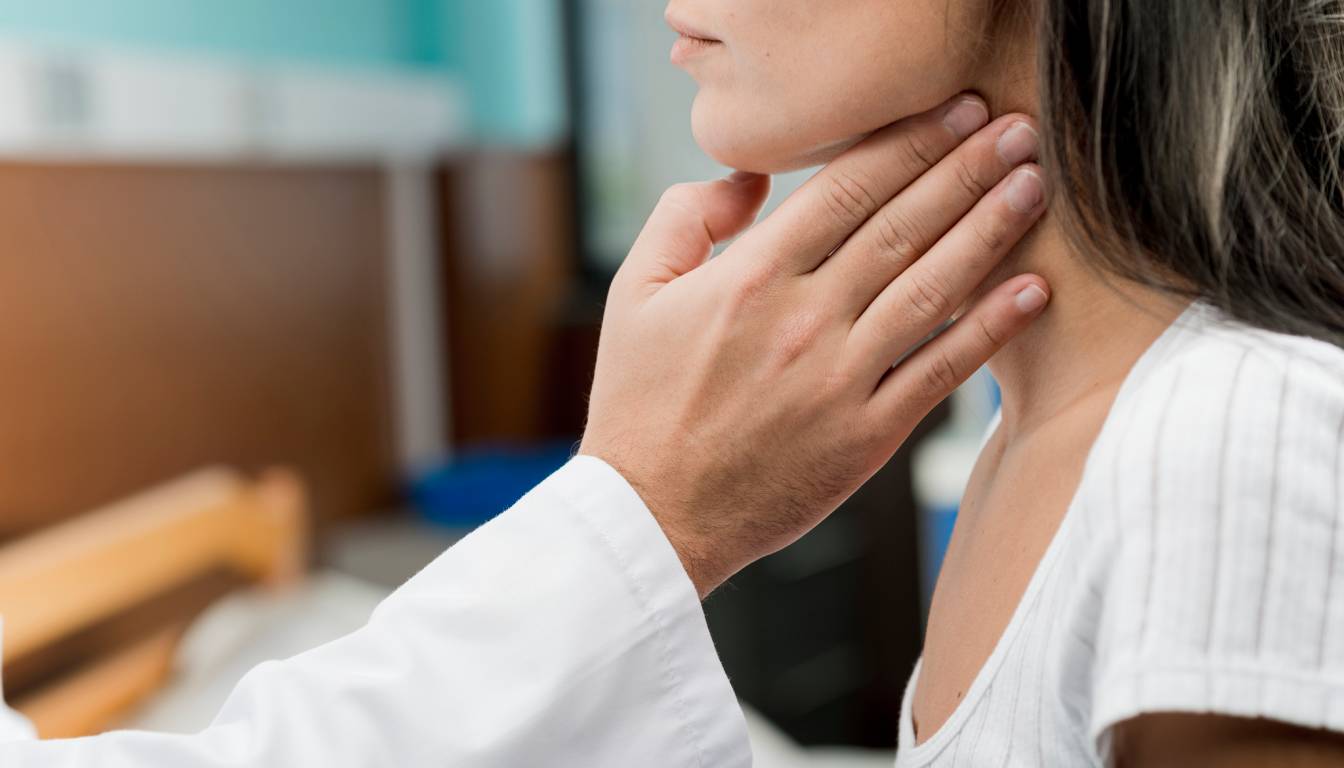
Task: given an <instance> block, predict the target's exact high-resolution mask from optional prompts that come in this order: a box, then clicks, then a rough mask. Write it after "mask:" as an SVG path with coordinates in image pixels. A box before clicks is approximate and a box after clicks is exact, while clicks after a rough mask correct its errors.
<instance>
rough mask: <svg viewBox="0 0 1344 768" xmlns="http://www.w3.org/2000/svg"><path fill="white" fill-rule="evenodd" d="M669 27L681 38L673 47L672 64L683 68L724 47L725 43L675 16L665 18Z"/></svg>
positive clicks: (670, 14) (669, 12)
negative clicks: (696, 58)
mask: <svg viewBox="0 0 1344 768" xmlns="http://www.w3.org/2000/svg"><path fill="white" fill-rule="evenodd" d="M664 19H665V20H666V21H667V25H668V26H669V27H671V28H672V31H674V32H676V33H677V34H678V35H679V37H678V38H677V42H676V43H674V44H673V46H672V63H673V64H676V65H678V66H681V65H683V64H685V63H687V62H689V61H690V60H691V59H693V58H695V57H697V56H700V55H702V54H705V53H709V52H710V51H713V50H715V49H717V48H720V47H722V46H723V41H722V40H720V39H718V38H716V37H714V36H713V35H711V34H709V33H708V32H706V31H704V30H702V29H700V28H699V27H697V26H695V25H694V24H692V23H691V22H689V21H687V20H685V19H683V18H681V17H679V16H677V15H675V14H673V13H672V12H671V11H670V10H669V11H668V12H667V14H666V15H665V16H664Z"/></svg>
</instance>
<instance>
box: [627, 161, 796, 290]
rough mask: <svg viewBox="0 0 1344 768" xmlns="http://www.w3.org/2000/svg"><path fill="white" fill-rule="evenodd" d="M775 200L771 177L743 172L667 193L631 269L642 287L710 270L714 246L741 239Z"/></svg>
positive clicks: (646, 229)
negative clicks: (706, 267) (703, 268)
mask: <svg viewBox="0 0 1344 768" xmlns="http://www.w3.org/2000/svg"><path fill="white" fill-rule="evenodd" d="M769 195H770V177H769V176H762V175H759V174H755V173H744V172H742V171H738V172H737V173H734V174H733V175H732V176H729V177H728V178H726V179H720V180H718V181H707V182H700V183H695V184H678V185H676V186H674V187H671V188H670V189H668V190H667V192H665V193H663V197H662V199H661V200H659V201H658V206H657V207H656V208H654V210H653V214H652V215H651V216H650V217H649V221H648V223H647V224H645V225H644V231H643V232H641V233H640V235H639V239H638V240H636V241H635V247H634V248H632V249H631V251H630V257H629V258H628V259H627V261H626V263H627V269H630V270H631V271H632V273H633V274H632V276H633V277H634V278H635V279H636V280H638V281H639V282H641V283H645V284H649V283H654V284H663V283H670V282H672V281H673V280H675V279H677V278H678V277H680V276H682V275H684V274H686V273H687V272H690V271H691V270H693V269H695V268H696V267H698V266H700V265H701V264H704V263H705V261H706V260H707V259H708V258H709V255H710V254H711V253H713V251H714V245H715V244H716V243H721V242H723V241H724V240H728V239H730V238H732V237H735V236H737V235H739V234H741V233H742V232H743V231H744V230H745V229H746V228H747V227H749V226H751V224H752V222H754V221H756V216H757V215H758V214H759V213H760V212H761V207H762V206H764V205H765V200H766V198H767V197H769Z"/></svg>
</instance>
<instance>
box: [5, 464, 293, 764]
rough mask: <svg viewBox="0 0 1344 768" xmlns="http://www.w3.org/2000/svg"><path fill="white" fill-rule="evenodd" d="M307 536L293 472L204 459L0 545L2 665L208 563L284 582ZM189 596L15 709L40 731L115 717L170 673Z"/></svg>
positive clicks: (94, 726)
mask: <svg viewBox="0 0 1344 768" xmlns="http://www.w3.org/2000/svg"><path fill="white" fill-rule="evenodd" d="M308 540H309V536H308V514H307V504H306V494H305V492H304V488H303V485H302V483H301V482H300V481H299V480H298V478H297V477H296V476H295V475H293V474H292V473H290V472H286V471H282V470H275V471H271V472H268V473H266V474H264V475H263V476H262V477H261V478H260V479H258V480H256V481H248V480H246V479H245V478H243V477H242V476H240V475H239V474H237V473H235V472H232V471H229V470H226V469H220V468H212V469H205V470H201V471H199V472H196V473H193V474H191V475H188V476H186V477H183V478H181V479H179V480H176V481H174V482H171V483H168V484H166V485H164V486H161V487H158V488H155V489H152V490H150V491H147V492H145V493H143V494H140V495H138V496H135V497H133V498H130V499H127V500H126V501H122V502H119V503H116V504H113V505H111V506H109V507H106V508H104V509H101V510H98V511H95V512H92V513H90V514H88V515H84V516H82V517H79V518H76V519H74V520H72V521H70V522H67V523H63V524H61V525H58V526H55V527H53V528H49V529H46V530H43V531H40V532H38V533H36V534H34V535H32V536H29V537H26V538H24V539H21V540H19V541H16V542H14V543H11V544H8V545H6V546H4V547H0V617H3V654H4V655H3V659H4V663H5V666H6V668H8V667H9V666H10V664H11V663H14V662H16V660H23V659H32V658H34V657H35V656H38V655H40V654H42V653H43V651H44V649H47V648H51V647H53V646H54V645H56V644H59V643H61V642H62V641H63V640H64V639H66V638H70V637H72V636H75V635H77V634H78V633H80V632H83V631H86V630H88V629H89V628H90V627H95V626H98V625H99V624H100V623H106V622H108V621H111V620H115V619H116V617H118V616H119V615H125V614H126V613H127V612H128V611H131V610H132V609H134V608H136V607H137V606H142V605H145V604H146V603H147V602H152V601H153V600H155V599H156V597H159V596H162V595H164V594H166V593H168V592H170V591H171V590H173V589H174V588H175V587H179V586H181V585H183V584H188V583H190V582H191V581H192V580H193V579H198V578H201V577H203V576H205V575H207V574H210V573H219V572H221V571H224V572H228V573H231V574H234V575H235V577H241V578H240V579H239V580H240V581H247V582H255V583H262V584H269V585H284V584H288V583H291V582H293V581H295V580H297V579H298V578H300V577H301V575H302V573H303V571H304V568H305V566H306V561H307V545H308ZM198 602H199V601H198ZM200 607H202V606H196V607H195V608H194V609H192V610H189V611H186V612H183V611H180V610H179V613H181V614H183V615H179V616H176V617H175V618H174V619H173V620H171V621H169V622H168V623H167V624H166V625H163V626H155V627H150V628H146V630H145V631H144V632H143V633H141V636H139V637H134V638H133V639H131V640H130V641H128V642H119V643H117V644H115V645H114V646H113V647H109V648H106V649H102V652H101V653H99V654H98V655H97V657H96V658H92V659H88V660H86V662H85V663H82V664H81V665H79V666H78V667H77V668H75V669H72V670H60V671H59V672H60V674H56V675H54V676H52V677H51V678H50V679H49V680H47V681H46V683H45V684H44V685H42V686H41V687H39V688H37V689H36V690H32V691H26V692H25V693H24V694H23V696H22V697H21V698H19V699H18V700H17V701H15V702H13V704H14V707H15V709H17V710H18V711H19V712H21V713H23V714H24V715H26V716H27V717H29V719H31V720H32V721H33V723H34V725H35V726H36V727H37V730H38V733H39V734H40V735H41V736H42V737H43V738H60V737H72V736H83V735H88V734H93V733H98V732H101V731H103V730H106V729H107V728H110V727H113V726H115V725H116V723H117V721H118V720H119V719H120V718H121V717H123V716H124V715H125V714H126V713H127V712H128V711H129V710H130V709H132V708H133V707H134V706H136V705H137V704H139V703H140V702H141V701H143V700H144V698H146V697H147V696H149V695H150V694H152V693H153V692H154V691H155V690H156V689H157V688H159V687H160V685H161V684H162V683H163V681H164V680H165V679H166V678H167V676H168V675H169V674H170V672H171V669H172V664H173V658H174V655H175V653H176V648H177V643H178V640H179V638H180V636H181V634H182V632H183V631H184V630H185V629H186V626H187V624H188V623H189V622H190V620H191V619H192V618H194V616H195V614H196V613H198V612H199V609H200ZM123 634H124V632H123Z"/></svg>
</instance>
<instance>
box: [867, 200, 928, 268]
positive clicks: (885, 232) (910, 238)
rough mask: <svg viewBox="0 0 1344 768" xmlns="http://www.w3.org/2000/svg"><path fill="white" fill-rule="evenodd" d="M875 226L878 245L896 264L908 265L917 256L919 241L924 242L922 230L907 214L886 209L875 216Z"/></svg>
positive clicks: (918, 253) (919, 248)
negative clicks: (886, 210)
mask: <svg viewBox="0 0 1344 768" xmlns="http://www.w3.org/2000/svg"><path fill="white" fill-rule="evenodd" d="M875 227H876V229H875V232H874V234H875V236H876V238H877V245H878V247H879V248H881V249H882V251H883V252H885V253H887V254H890V255H891V257H892V259H893V261H895V262H896V263H897V264H901V265H908V264H910V263H913V262H914V261H915V260H916V259H918V258H919V255H920V251H921V247H920V243H923V242H925V240H924V237H923V235H922V231H923V230H922V229H921V228H920V227H919V225H918V224H916V223H915V222H914V221H913V220H912V219H911V218H910V217H909V216H907V215H906V214H904V213H901V212H899V211H888V212H886V213H884V214H882V215H881V216H879V217H878V218H877V222H876V225H875Z"/></svg>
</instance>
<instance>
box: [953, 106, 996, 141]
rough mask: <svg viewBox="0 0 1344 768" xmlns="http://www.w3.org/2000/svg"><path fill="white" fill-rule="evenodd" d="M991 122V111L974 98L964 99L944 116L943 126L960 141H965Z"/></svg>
mask: <svg viewBox="0 0 1344 768" xmlns="http://www.w3.org/2000/svg"><path fill="white" fill-rule="evenodd" d="M988 122H989V110H988V109H987V108H986V107H985V104H984V102H982V101H980V100H979V99H977V98H975V97H974V96H967V97H965V98H962V99H961V100H960V101H958V102H957V103H955V104H953V105H952V106H951V107H949V108H948V110H947V114H946V115H943V125H945V126H947V130H949V131H951V132H952V135H953V136H956V137H957V138H958V139H965V138H967V137H968V136H970V135H971V134H973V133H975V132H976V131H978V130H980V129H981V128H983V127H985V124H986V123H988Z"/></svg>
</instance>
